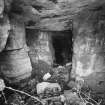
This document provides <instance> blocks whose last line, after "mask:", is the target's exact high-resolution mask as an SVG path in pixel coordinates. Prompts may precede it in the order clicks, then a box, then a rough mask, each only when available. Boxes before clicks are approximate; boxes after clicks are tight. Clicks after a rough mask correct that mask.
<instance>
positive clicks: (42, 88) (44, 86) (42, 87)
mask: <svg viewBox="0 0 105 105" xmlns="http://www.w3.org/2000/svg"><path fill="white" fill-rule="evenodd" d="M54 88H58V90H59V91H61V87H60V85H59V84H58V83H49V82H42V83H38V84H37V86H36V89H37V94H41V93H44V91H45V89H51V90H53V89H54Z"/></svg>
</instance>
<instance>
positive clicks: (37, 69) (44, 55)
mask: <svg viewBox="0 0 105 105" xmlns="http://www.w3.org/2000/svg"><path fill="white" fill-rule="evenodd" d="M27 43H28V45H29V48H30V51H29V56H30V59H31V62H32V66H33V73H32V74H33V75H36V74H37V73H38V74H41V75H43V74H45V73H47V72H49V71H50V70H51V67H52V64H53V60H54V50H53V47H52V40H51V32H48V31H41V30H35V29H34V30H27Z"/></svg>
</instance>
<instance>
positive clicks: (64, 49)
mask: <svg viewBox="0 0 105 105" xmlns="http://www.w3.org/2000/svg"><path fill="white" fill-rule="evenodd" d="M72 36H73V33H72V31H71V30H69V31H60V32H54V35H53V36H52V44H53V48H54V50H55V60H54V64H55V65H65V64H66V63H68V62H71V61H72V46H73V45H72Z"/></svg>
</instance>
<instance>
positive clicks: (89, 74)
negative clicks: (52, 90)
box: [73, 8, 105, 93]
mask: <svg viewBox="0 0 105 105" xmlns="http://www.w3.org/2000/svg"><path fill="white" fill-rule="evenodd" d="M73 53H74V54H73V72H74V74H75V75H76V76H80V77H81V78H84V80H85V82H86V84H87V85H89V86H90V87H91V88H92V89H93V90H94V91H96V92H102V93H103V92H105V88H104V87H105V15H104V9H103V8H101V9H100V10H83V11H82V12H81V13H80V14H79V15H78V16H77V17H76V18H75V19H74V45H73Z"/></svg>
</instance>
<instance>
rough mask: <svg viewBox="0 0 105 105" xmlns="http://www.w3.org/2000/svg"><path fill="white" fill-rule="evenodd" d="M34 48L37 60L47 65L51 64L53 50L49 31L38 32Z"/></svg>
mask: <svg viewBox="0 0 105 105" xmlns="http://www.w3.org/2000/svg"><path fill="white" fill-rule="evenodd" d="M36 49H37V57H38V60H40V61H43V62H45V63H46V64H48V65H52V64H53V51H52V43H51V35H50V34H49V32H41V31H40V32H39V36H38V40H37V46H36Z"/></svg>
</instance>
